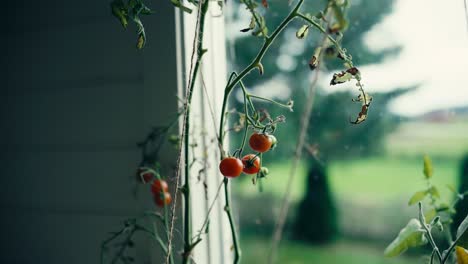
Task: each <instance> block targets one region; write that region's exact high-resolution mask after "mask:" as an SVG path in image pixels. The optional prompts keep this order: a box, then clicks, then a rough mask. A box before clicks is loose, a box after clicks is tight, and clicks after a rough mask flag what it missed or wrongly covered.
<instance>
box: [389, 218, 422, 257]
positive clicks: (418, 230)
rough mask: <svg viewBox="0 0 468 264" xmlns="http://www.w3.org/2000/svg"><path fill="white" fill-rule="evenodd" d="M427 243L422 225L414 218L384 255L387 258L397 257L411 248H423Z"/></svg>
mask: <svg viewBox="0 0 468 264" xmlns="http://www.w3.org/2000/svg"><path fill="white" fill-rule="evenodd" d="M426 243H427V239H426V237H425V236H424V229H423V228H422V226H421V223H420V222H419V220H418V219H416V218H412V219H411V220H410V221H409V222H408V224H407V225H406V226H405V227H404V228H403V229H402V230H401V231H400V233H399V234H398V236H397V237H396V238H395V239H394V240H393V241H392V243H390V245H388V246H387V248H386V249H385V252H384V255H385V256H386V257H396V256H398V255H400V254H402V253H403V252H405V251H406V250H407V249H408V248H410V247H417V246H422V245H424V244H426Z"/></svg>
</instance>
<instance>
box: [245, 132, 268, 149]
mask: <svg viewBox="0 0 468 264" xmlns="http://www.w3.org/2000/svg"><path fill="white" fill-rule="evenodd" d="M271 140H272V139H271V138H270V137H269V136H268V135H266V134H259V133H253V134H252V135H251V136H250V139H249V145H250V147H251V148H252V149H253V150H255V151H258V152H260V153H263V152H266V151H268V150H270V148H271V144H272V143H273V142H272V141H271Z"/></svg>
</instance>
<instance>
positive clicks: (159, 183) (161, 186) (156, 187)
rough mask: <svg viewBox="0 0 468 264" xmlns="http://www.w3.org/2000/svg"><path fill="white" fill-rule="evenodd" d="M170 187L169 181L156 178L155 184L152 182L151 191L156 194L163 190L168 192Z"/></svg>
mask: <svg viewBox="0 0 468 264" xmlns="http://www.w3.org/2000/svg"><path fill="white" fill-rule="evenodd" d="M168 189H169V186H168V185H167V182H166V181H165V180H159V179H156V180H154V182H153V184H151V192H152V193H153V194H154V195H159V193H160V192H161V191H163V192H167V191H168Z"/></svg>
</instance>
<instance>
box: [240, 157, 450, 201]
mask: <svg viewBox="0 0 468 264" xmlns="http://www.w3.org/2000/svg"><path fill="white" fill-rule="evenodd" d="M266 166H268V167H269V169H270V174H269V175H268V177H267V179H265V180H264V181H263V187H264V192H269V193H272V194H273V195H275V196H278V197H281V196H282V195H283V194H284V191H285V186H286V179H287V178H288V175H289V170H290V162H284V163H277V164H266ZM433 166H434V177H433V180H434V183H435V184H436V185H437V186H439V187H440V192H441V194H442V196H443V197H444V198H449V197H450V192H449V190H448V188H446V187H445V185H446V184H452V185H456V182H457V176H458V175H457V174H458V167H459V164H458V160H456V159H441V160H434V161H433ZM329 177H330V178H329V180H330V183H331V188H332V190H333V192H334V194H335V195H336V196H337V197H338V198H343V199H353V200H354V199H355V200H362V199H367V200H368V199H371V200H373V201H376V202H385V201H389V200H395V199H398V200H399V199H409V197H410V196H411V194H412V193H413V192H415V191H417V190H421V189H424V188H425V187H426V183H425V180H424V176H423V174H422V158H397V157H386V156H384V157H376V158H371V159H355V160H351V161H336V162H332V163H331V164H330V167H329ZM305 178H306V164H305V163H302V164H301V165H300V167H299V169H298V170H297V172H296V178H295V181H294V184H293V191H292V199H293V200H294V201H297V200H299V199H300V198H301V197H303V195H304V192H305V189H304V187H303V186H304V182H305ZM237 191H238V192H240V193H241V194H243V195H246V196H254V195H258V188H257V187H256V186H253V185H252V183H251V182H250V181H242V182H240V183H239V185H238V188H237Z"/></svg>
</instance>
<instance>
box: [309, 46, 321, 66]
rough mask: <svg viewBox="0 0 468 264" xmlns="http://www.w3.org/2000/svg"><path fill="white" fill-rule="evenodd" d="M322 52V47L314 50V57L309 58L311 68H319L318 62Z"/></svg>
mask: <svg viewBox="0 0 468 264" xmlns="http://www.w3.org/2000/svg"><path fill="white" fill-rule="evenodd" d="M320 53H322V47H317V48H316V49H315V51H314V55H312V58H310V60H309V68H310V70H311V71H313V70H315V68H317V66H318V63H319V57H320Z"/></svg>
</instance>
